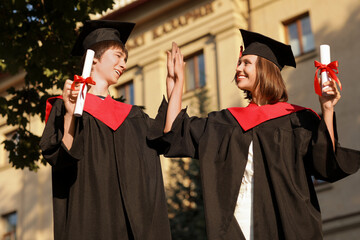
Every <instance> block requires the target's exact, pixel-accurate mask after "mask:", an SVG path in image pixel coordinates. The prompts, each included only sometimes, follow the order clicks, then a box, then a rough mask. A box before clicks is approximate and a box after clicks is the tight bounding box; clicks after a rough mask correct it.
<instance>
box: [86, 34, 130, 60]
mask: <svg viewBox="0 0 360 240" xmlns="http://www.w3.org/2000/svg"><path fill="white" fill-rule="evenodd" d="M110 48H120V49H121V50H123V51H124V53H125V55H126V57H125V61H127V57H128V51H127V49H126V47H125V45H124V44H123V43H122V42H118V41H113V40H106V41H101V42H98V43H95V44H94V45H92V46H91V47H90V49H91V50H94V52H95V55H94V58H97V59H100V58H101V57H102V55H103V54H104V53H105V52H106V50H108V49H110ZM84 62H85V54H84V55H83V57H82V61H81V66H83V65H84Z"/></svg>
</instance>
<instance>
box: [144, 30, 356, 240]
mask: <svg viewBox="0 0 360 240" xmlns="http://www.w3.org/2000/svg"><path fill="white" fill-rule="evenodd" d="M241 35H242V38H243V42H244V47H245V51H243V52H241V55H240V57H239V59H238V64H237V68H236V76H235V83H236V86H237V87H238V88H239V89H241V90H243V91H245V92H246V98H247V99H249V105H248V106H247V107H244V108H239V107H233V108H228V109H224V110H221V111H216V112H211V113H209V115H208V117H206V118H198V117H189V116H188V115H187V113H186V110H182V111H180V110H181V97H182V91H183V90H182V89H183V81H184V62H183V56H182V55H181V52H180V49H179V48H178V47H177V46H176V45H175V44H174V45H173V51H172V53H168V59H169V60H168V69H169V72H170V73H171V72H172V69H174V74H173V78H170V80H169V79H168V80H167V86H168V91H169V94H168V95H169V96H170V98H169V104H168V105H167V104H166V103H163V104H162V106H161V107H160V109H159V113H158V116H157V123H158V129H157V130H159V129H160V130H161V129H163V130H164V133H165V134H162V133H160V130H159V131H158V132H156V130H154V131H152V132H151V134H150V135H149V138H150V139H151V140H152V141H153V142H154V144H157V145H158V146H159V148H160V147H161V148H162V151H164V153H165V156H167V157H192V158H198V159H199V160H200V168H201V178H202V185H203V196H204V204H205V218H206V229H207V236H208V239H209V240H218V239H227V240H228V239H231V240H235V239H236V240H238V239H248V240H249V239H289V240H293V239H306V240H309V239H322V230H321V215H320V207H319V204H318V200H317V197H316V193H315V190H314V186H313V182H312V176H315V177H316V178H317V179H322V180H324V181H329V182H333V181H337V180H339V179H342V178H344V177H346V176H348V175H350V174H352V173H354V172H356V171H357V170H358V168H359V160H360V152H359V151H355V150H351V149H346V148H343V147H341V146H340V145H339V143H338V140H337V134H336V126H335V119H334V116H335V114H334V107H335V105H336V103H337V102H338V101H339V99H340V93H339V91H338V90H337V86H336V84H335V83H334V81H329V82H327V83H326V84H325V86H326V87H327V88H325V90H324V91H325V93H326V96H325V94H324V95H323V96H321V97H319V102H320V106H321V110H322V117H319V116H318V115H317V114H316V113H315V112H314V111H312V110H311V109H308V108H304V107H301V106H296V105H292V104H289V103H287V100H288V96H287V91H286V87H285V84H284V81H283V79H282V76H281V69H282V68H283V67H284V66H285V65H287V66H291V67H295V66H296V63H295V59H294V56H293V53H292V51H291V47H290V46H288V45H285V44H283V43H280V42H278V41H275V40H273V39H271V38H268V37H266V36H263V35H261V34H258V33H254V32H249V31H246V30H241ZM170 75H171V74H170ZM171 79H172V80H171ZM189 224H191V223H189Z"/></svg>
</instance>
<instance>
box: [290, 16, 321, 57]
mask: <svg viewBox="0 0 360 240" xmlns="http://www.w3.org/2000/svg"><path fill="white" fill-rule="evenodd" d="M284 26H285V31H286V37H287V42H288V44H290V45H291V48H292V51H293V53H294V56H295V57H297V56H300V55H303V54H305V53H308V52H311V51H313V50H314V49H315V43H314V36H313V33H312V31H311V25H310V16H309V13H306V14H303V15H301V16H299V17H297V18H295V19H292V20H289V21H286V22H284Z"/></svg>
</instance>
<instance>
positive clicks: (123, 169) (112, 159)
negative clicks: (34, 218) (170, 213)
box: [40, 94, 171, 240]
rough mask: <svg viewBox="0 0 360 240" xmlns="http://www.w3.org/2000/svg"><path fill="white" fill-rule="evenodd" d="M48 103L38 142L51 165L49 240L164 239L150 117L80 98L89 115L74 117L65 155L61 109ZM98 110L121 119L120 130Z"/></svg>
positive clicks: (165, 229)
mask: <svg viewBox="0 0 360 240" xmlns="http://www.w3.org/2000/svg"><path fill="white" fill-rule="evenodd" d="M90 100H92V101H90ZM53 101H54V103H53V107H52V109H51V112H50V111H49V112H50V115H49V118H48V120H47V124H46V126H45V129H44V133H43V136H42V138H41V143H40V145H41V149H42V153H43V156H44V158H45V159H46V160H47V161H48V162H49V163H50V164H51V166H52V181H53V182H52V184H53V208H54V236H55V239H56V240H65V239H66V240H69V239H75V240H80V239H86V240H89V239H96V240H99V239H111V240H116V239H121V240H127V239H138V240H143V239H149V240H159V239H163V240H169V239H171V235H170V225H169V221H168V217H167V206H166V201H165V193H164V187H163V179H162V172H161V165H160V160H159V157H158V154H157V152H156V151H155V150H153V149H151V148H149V147H148V145H147V142H146V133H147V129H148V128H149V126H150V124H151V122H152V121H153V120H152V119H150V118H149V117H148V116H147V115H146V114H145V113H144V112H143V111H142V110H141V109H140V108H139V107H136V106H132V107H131V105H127V104H124V103H120V102H116V101H115V100H113V99H111V98H110V97H108V98H106V99H105V100H101V99H100V98H99V97H96V96H94V95H91V94H88V96H87V98H86V103H85V106H87V104H88V103H89V102H91V106H90V109H92V110H91V111H92V113H93V114H94V115H96V116H97V117H94V116H92V115H91V114H89V113H88V112H86V111H85V110H84V113H83V116H82V117H81V118H77V119H76V129H75V136H74V142H73V145H72V147H71V149H69V150H68V149H67V148H66V146H65V145H64V144H63V143H62V141H61V140H62V137H63V125H64V124H63V118H64V113H65V108H64V104H63V101H62V99H56V100H53ZM114 102H115V103H114ZM109 105H110V106H109ZM112 106H120V108H119V109H120V110H121V108H124V109H125V110H124V113H122V112H117V111H116V110H114V108H113V107H112ZM88 108H89V107H88ZM109 108H110V111H109V110H106V109H109ZM126 109H127V110H126ZM106 111H107V113H108V114H109V113H110V115H113V116H114V118H119V116H120V118H123V119H122V120H123V122H122V123H121V121H122V120H120V123H121V125H120V126H117V125H118V124H119V122H115V125H114V124H113V123H114V122H111V121H110V122H108V125H110V126H112V127H113V128H115V130H113V129H111V128H110V127H109V126H107V125H106V124H104V122H102V121H100V120H99V119H98V118H100V119H101V118H103V117H104V116H106V117H110V115H108V116H107V115H106V114H105V112H106ZM96 112H97V113H96ZM102 113H104V114H102ZM99 114H100V115H99ZM126 114H128V115H127V116H126ZM123 115H125V116H123ZM125 117H126V118H125ZM124 118H125V119H124ZM103 120H104V119H103ZM105 120H106V119H105Z"/></svg>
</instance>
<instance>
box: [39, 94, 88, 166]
mask: <svg viewBox="0 0 360 240" xmlns="http://www.w3.org/2000/svg"><path fill="white" fill-rule="evenodd" d="M64 114H65V107H64V104H63V101H62V100H61V99H58V100H56V101H55V103H54V105H53V107H52V109H51V113H50V116H49V119H48V121H47V123H46V125H45V129H44V132H43V134H42V137H41V140H40V148H41V151H42V155H43V157H44V158H45V160H46V161H47V162H48V163H49V164H50V165H51V166H52V167H53V170H55V171H56V170H60V169H64V168H66V167H69V166H72V165H74V164H76V163H77V161H78V160H79V159H80V158H81V156H82V153H83V147H82V146H83V137H82V135H83V134H82V133H81V129H82V126H81V123H80V122H81V121H79V119H76V121H77V122H76V124H75V125H76V128H75V134H74V142H73V145H72V147H71V149H70V150H69V149H67V147H66V146H65V145H64V143H63V142H62V138H63V136H64Z"/></svg>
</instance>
